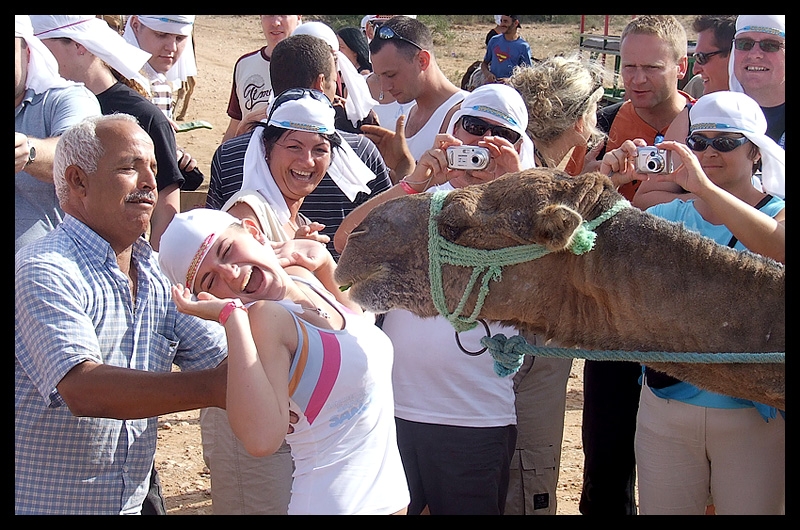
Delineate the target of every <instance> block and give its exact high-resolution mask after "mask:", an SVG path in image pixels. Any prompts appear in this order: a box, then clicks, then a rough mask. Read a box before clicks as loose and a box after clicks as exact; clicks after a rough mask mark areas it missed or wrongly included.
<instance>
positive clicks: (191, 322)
mask: <svg viewBox="0 0 800 530" xmlns="http://www.w3.org/2000/svg"><path fill="white" fill-rule="evenodd" d="M155 166H156V163H155V155H154V151H153V143H152V141H151V140H150V137H149V136H148V135H147V133H146V132H145V131H144V130H143V129H142V128H141V127H140V126H139V125H138V124H137V123H136V120H135V118H133V117H132V116H129V115H124V114H123V115H119V114H114V115H109V116H102V117H96V118H89V119H87V120H84V121H83V122H81V123H79V124H78V125H75V126H73V127H72V128H70V129H69V130H67V132H65V133H64V134H63V135H62V137H61V140H60V141H59V144H58V146H57V149H56V152H55V159H54V181H55V189H56V194H57V196H58V199H59V203H60V205H61V207H62V208H63V211H64V212H65V217H64V220H63V222H61V223H60V224H59V225H58V226H57V227H56V228H55V229H54V230H52V231H51V232H50V233H48V234H47V235H45V236H43V237H41V238H39V239H37V240H36V241H34V242H32V243H30V244H28V245H26V246H24V247H23V248H22V249H20V251H19V252H18V253H17V254H16V263H15V362H14V366H15V370H14V372H15V385H14V386H15V396H14V407H15V425H14V427H15V428H14V461H15V465H14V486H15V488H14V501H15V502H14V507H15V512H16V513H17V514H137V513H141V511H142V503H143V501H144V500H145V496H146V495H147V492H148V488H149V486H150V475H151V471H152V469H153V462H154V458H155V450H156V440H157V422H158V416H159V415H162V414H168V413H171V412H176V411H183V410H191V409H196V408H201V407H209V406H216V407H224V406H225V388H226V384H225V382H226V375H227V363H225V362H223V360H224V359H225V357H226V354H227V347H226V341H225V335H224V332H223V329H222V327H221V326H219V325H217V324H216V323H214V322H206V321H203V320H201V319H198V318H195V317H191V316H188V315H185V314H181V313H179V312H178V311H177V309H176V307H175V305H174V303H173V302H172V298H171V291H170V289H171V285H170V282H169V281H168V280H167V279H166V277H165V276H163V275H162V273H161V271H160V269H159V267H158V264H157V257H156V254H155V253H154V252H153V251H152V249H151V247H150V245H149V244H148V243H147V241H145V240H144V238H143V237H142V234H143V233H144V232H145V230H146V227H147V225H148V223H149V222H150V216H151V214H152V211H153V208H154V206H155V203H156V199H157V192H156V181H155V169H156V168H155ZM173 364H175V365H177V366H179V367H180V371H172V365H173Z"/></svg>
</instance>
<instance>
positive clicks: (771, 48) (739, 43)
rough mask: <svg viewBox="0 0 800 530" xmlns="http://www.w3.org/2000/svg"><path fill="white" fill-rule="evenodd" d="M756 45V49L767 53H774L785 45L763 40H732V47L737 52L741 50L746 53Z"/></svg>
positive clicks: (771, 40)
mask: <svg viewBox="0 0 800 530" xmlns="http://www.w3.org/2000/svg"><path fill="white" fill-rule="evenodd" d="M756 44H758V47H759V48H761V51H762V52H767V53H775V52H777V51H778V50H780V49H781V48H785V47H786V44H785V43H783V42H781V41H778V40H774V39H764V40H754V39H733V46H734V47H735V48H736V49H737V50H742V51H746V52H747V51H750V50H752V49H753V46H755V45H756Z"/></svg>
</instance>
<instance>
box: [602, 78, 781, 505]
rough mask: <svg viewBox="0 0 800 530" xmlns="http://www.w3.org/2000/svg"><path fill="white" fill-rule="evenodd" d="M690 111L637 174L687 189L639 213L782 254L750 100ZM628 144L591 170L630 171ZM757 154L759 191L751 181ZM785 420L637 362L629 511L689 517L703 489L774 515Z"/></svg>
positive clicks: (773, 187)
mask: <svg viewBox="0 0 800 530" xmlns="http://www.w3.org/2000/svg"><path fill="white" fill-rule="evenodd" d="M690 118H691V122H692V126H691V129H690V134H689V137H688V138H687V139H686V144H685V145H684V144H681V143H677V142H671V141H665V142H663V143H661V144H659V148H661V149H665V150H666V151H667V152H668V153H669V154H670V155H671V156H672V158H673V160H674V162H673V164H674V166H675V168H676V169H675V170H674V171H673V172H672V173H659V174H650V175H644V174H638V175H637V178H645V179H646V178H648V177H649V178H650V179H654V180H657V181H671V182H675V183H676V184H678V185H680V186H681V187H683V188H684V189H686V190H687V191H688V192H690V194H691V195H690V196H688V197H686V198H683V199H675V200H674V201H672V202H670V203H665V204H659V205H656V206H653V207H651V208H648V210H647V211H648V212H650V213H652V214H654V215H658V216H660V217H664V218H666V219H668V220H671V221H675V222H680V223H682V224H683V225H684V226H685V227H686V228H687V229H689V230H694V231H696V232H699V233H700V234H702V235H704V236H707V237H710V238H712V239H714V240H715V241H717V242H718V243H720V244H721V245H727V246H730V247H733V248H735V249H737V250H741V251H745V250H747V251H751V252H755V253H758V254H761V255H763V256H766V257H767V258H772V259H774V260H776V261H779V262H781V263H783V262H785V256H786V254H785V252H786V251H785V246H786V235H785V234H786V232H785V203H784V200H783V196H784V193H785V184H784V179H785V162H784V151H783V149H781V148H780V147H779V146H778V145H777V144H776V143H775V142H774V141H773V140H772V139H771V138H769V137H767V136H766V134H765V131H766V128H767V124H766V120H765V118H764V115H763V113H762V112H761V109H760V108H759V106H758V104H757V103H756V102H755V101H754V100H753V99H751V98H750V97H748V96H747V95H745V94H742V93H736V92H729V91H720V92H714V93H712V94H707V95H705V96H703V97H702V98H700V99H699V100H698V101H697V103H696V104H695V105H694V106H693V107H692V109H691V111H690ZM637 145H644V142H642V141H641V140H636V141H635V142H626V144H625V145H623V146H622V147H621V148H619V149H617V150H615V151H612V152H610V153H607V154H606V155H605V157H604V158H603V162H602V166H601V171H608V170H613V171H626V172H632V171H634V160H635V157H636V146H637ZM759 163H760V165H761V166H762V172H763V185H764V190H763V191H762V190H761V189H757V188H756V187H754V186H753V180H752V179H753V174H754V171H755V168H756V167H757V166H758V165H759ZM735 288H736V286H735V285H731V289H735ZM642 318H643V319H646V318H647V315H642ZM676 318H680V315H676ZM710 318H711V316H710ZM719 324H720V325H724V323H722V322H720V323H719ZM765 332H767V333H768V330H766V331H765ZM731 333H736V330H731ZM785 426H786V422H785V417H784V411H777V410H775V409H774V408H772V407H767V406H765V405H762V404H759V403H754V402H752V401H746V400H741V399H735V398H731V397H728V396H723V395H719V394H715V393H713V392H707V391H704V390H700V389H698V388H696V387H694V386H692V385H690V384H688V383H684V382H681V381H679V380H677V379H673V378H670V377H667V376H665V375H663V374H660V373H659V372H655V371H653V370H651V369H649V368H648V369H645V370H644V382H643V388H642V395H641V401H640V404H639V414H638V419H637V429H636V441H635V447H636V463H637V467H638V479H639V509H640V512H641V513H642V514H687V515H691V514H694V515H701V514H703V513H704V512H705V508H706V504H707V501H708V499H709V496H712V497H713V503H714V506H715V510H716V513H717V514H749V515H755V514H783V513H785Z"/></svg>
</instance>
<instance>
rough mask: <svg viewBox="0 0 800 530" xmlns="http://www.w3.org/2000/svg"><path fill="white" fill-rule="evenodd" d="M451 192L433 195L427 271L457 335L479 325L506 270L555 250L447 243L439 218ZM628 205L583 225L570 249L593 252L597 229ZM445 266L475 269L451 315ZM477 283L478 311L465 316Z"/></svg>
mask: <svg viewBox="0 0 800 530" xmlns="http://www.w3.org/2000/svg"><path fill="white" fill-rule="evenodd" d="M448 193H449V191H446V190H438V191H436V192H434V193H433V194H432V196H431V207H430V217H429V219H428V263H429V264H428V267H429V269H428V272H429V276H430V282H431V295H432V297H433V303H434V305H435V306H436V310H437V311H438V312H439V314H440V315H442V316H443V317H445V318H446V319H447V320H448V321H449V322H450V323H451V324H452V325H453V327H454V328H455V329H456V332H462V331H467V330H470V329H473V328H474V327H475V326H476V325H477V320H478V315H479V314H480V311H481V308H482V307H483V303H484V301H485V300H486V296H487V295H488V294H489V282H490V281H492V280H494V281H500V280H501V279H502V275H503V267H505V266H507V265H516V264H517V263H524V262H526V261H532V260H535V259H537V258H541V257H542V256H545V255H547V254H549V253H551V252H552V251H551V250H549V249H548V248H547V247H545V246H544V245H539V244H532V245H518V246H514V247H507V248H498V249H494V250H481V249H477V248H470V247H464V246H461V245H457V244H455V243H453V242H452V241H448V240H446V239H445V238H443V237H442V236H440V235H439V230H438V227H437V224H436V216H437V214H438V213H439V212H440V211H441V209H442V204H443V203H444V199H445V197H446V196H447V194H448ZM629 206H630V203H629V202H628V201H626V200H624V199H623V200H620V201H619V202H617V203H616V204H615V205H614V206H613V207H611V208H610V209H608V210H607V211H606V212H604V213H603V214H602V215H600V216H599V217H597V218H596V219H593V220H592V221H584V222H583V223H581V225H580V226H578V228H576V229H575V232H574V233H573V236H572V243H571V245H570V247H569V250H570V251H571V252H572V253H573V254H575V255H580V254H584V253H586V252H589V251H590V250H592V248H594V243H595V239H596V237H597V234H595V233H594V229H595V228H597V227H598V226H599V225H600V224H601V223H603V222H604V221H606V220H608V219H610V218H611V217H613V216H614V215H616V214H617V213H618V212H620V211H622V210H623V209H624V208H628V207H629ZM444 263H446V264H448V265H456V266H460V267H472V274H471V275H470V279H469V281H468V282H467V286H466V287H465V288H464V294H463V296H462V297H461V300H459V302H458V304H457V305H456V308H455V310H454V311H453V312H452V313H450V312H449V311H448V309H447V302H446V301H445V298H444V287H443V286H442V264H444ZM476 284H477V285H479V287H478V299H477V300H476V302H475V308H474V309H473V311H472V313H471V314H470V315H469V316H466V317H465V316H462V315H463V313H464V308H465V307H466V305H467V300H468V299H469V295H470V294H471V293H472V291H473V290H474V289H475V286H476Z"/></svg>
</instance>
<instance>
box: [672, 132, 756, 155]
mask: <svg viewBox="0 0 800 530" xmlns="http://www.w3.org/2000/svg"><path fill="white" fill-rule="evenodd" d="M745 143H747V137H746V136H742V137H739V138H735V137H733V136H717V137H716V138H706V137H705V136H701V135H699V134H693V135H691V136H689V137H688V138H687V139H686V146H687V147H688V148H689V149H691V150H692V151H705V150H706V149H707V148H708V146H709V145H710V146H711V147H713V148H714V149H715V150H717V151H719V152H720V153H728V152H730V151H733V150H734V149H736V148H737V147H739V146H740V145H744V144H745Z"/></svg>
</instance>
